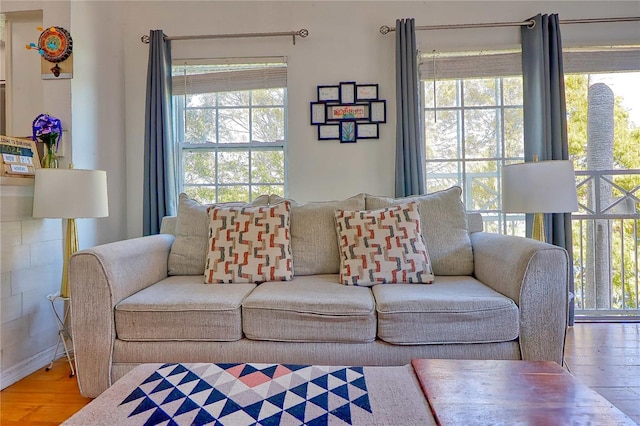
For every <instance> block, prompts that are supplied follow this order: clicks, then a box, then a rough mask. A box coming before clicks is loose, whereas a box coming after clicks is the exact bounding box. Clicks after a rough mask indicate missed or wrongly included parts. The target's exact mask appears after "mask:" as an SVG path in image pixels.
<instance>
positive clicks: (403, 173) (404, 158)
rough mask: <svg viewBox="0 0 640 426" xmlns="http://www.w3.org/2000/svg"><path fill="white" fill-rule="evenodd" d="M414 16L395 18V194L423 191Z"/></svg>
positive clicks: (422, 159) (423, 155) (422, 160)
mask: <svg viewBox="0 0 640 426" xmlns="http://www.w3.org/2000/svg"><path fill="white" fill-rule="evenodd" d="M417 54H418V52H417V48H416V32H415V22H414V19H413V18H411V19H398V20H396V114H397V117H396V181H395V187H396V194H395V195H396V197H405V196H408V195H419V194H424V192H425V181H424V167H425V154H424V146H423V144H422V137H421V133H420V105H419V98H418V58H417Z"/></svg>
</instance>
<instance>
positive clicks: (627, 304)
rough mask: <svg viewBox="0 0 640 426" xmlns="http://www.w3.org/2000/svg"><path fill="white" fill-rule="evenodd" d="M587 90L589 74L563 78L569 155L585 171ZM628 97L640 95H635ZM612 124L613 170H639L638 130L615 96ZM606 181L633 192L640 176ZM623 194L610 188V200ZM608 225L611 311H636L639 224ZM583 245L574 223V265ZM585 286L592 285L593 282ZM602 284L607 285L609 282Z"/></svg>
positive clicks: (581, 192) (584, 195)
mask: <svg viewBox="0 0 640 426" xmlns="http://www.w3.org/2000/svg"><path fill="white" fill-rule="evenodd" d="M588 91H589V76H588V75H567V76H566V77H565V96H566V103H567V133H568V140H569V155H570V157H571V159H572V160H573V161H574V164H575V167H576V170H585V169H587V120H588V112H589V105H588ZM629 95H630V96H639V95H638V94H629ZM613 123H614V143H613V165H614V168H615V169H621V170H629V169H640V127H636V126H634V125H633V123H632V122H631V120H630V119H629V113H628V111H627V110H626V109H625V108H624V105H623V98H622V97H621V96H615V97H614V106H613ZM608 178H609V179H610V180H612V181H613V182H614V183H615V185H617V186H619V187H621V188H623V189H624V190H625V191H633V190H634V189H635V188H638V186H640V176H639V175H632V174H628V175H617V176H609V177H608ZM609 187H610V185H609ZM588 191H589V186H588V185H583V186H582V187H580V188H579V189H578V199H579V200H580V203H581V204H583V205H588V195H589V194H588ZM624 195H625V194H624V193H623V192H622V191H620V190H619V189H616V188H612V196H613V197H615V198H619V197H623V196H624ZM637 207H638V203H636V209H637ZM610 222H611V265H612V276H611V278H612V294H611V298H612V308H613V309H636V308H638V306H637V305H636V300H637V297H638V295H637V294H636V285H637V283H636V279H637V277H636V276H635V271H637V270H638V258H637V255H636V254H635V253H634V250H633V247H635V244H636V241H635V236H634V235H636V233H637V229H638V225H639V222H640V221H638V219H612V220H611V221H610ZM586 242H587V238H586V235H585V232H581V226H580V222H579V221H574V226H573V251H574V263H575V264H576V266H579V264H580V262H581V260H584V259H585V254H586V250H587V249H586ZM623 247H624V250H623ZM623 265H624V268H623ZM576 271H577V274H576V280H577V282H578V283H579V282H580V280H582V279H583V277H582V272H583V271H582V270H580V268H576ZM623 281H624V289H623ZM586 284H587V285H595V284H593V283H586ZM604 284H605V285H607V284H608V283H604ZM581 291H582V289H581V288H580V287H579V286H578V293H581ZM623 292H624V297H623ZM579 295H580V294H579ZM623 300H624V303H623ZM578 302H580V299H578ZM579 307H580V306H579Z"/></svg>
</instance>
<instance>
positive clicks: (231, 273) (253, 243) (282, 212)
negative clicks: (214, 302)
mask: <svg viewBox="0 0 640 426" xmlns="http://www.w3.org/2000/svg"><path fill="white" fill-rule="evenodd" d="M290 210H291V205H290V203H289V202H288V201H285V202H284V203H281V204H277V205H275V206H269V207H267V206H265V207H248V206H244V207H217V206H215V207H210V208H209V209H208V214H209V220H210V222H209V248H210V250H209V253H208V255H207V260H206V264H205V271H204V282H205V283H261V282H265V281H289V280H291V279H292V278H293V259H292V255H291V238H290Z"/></svg>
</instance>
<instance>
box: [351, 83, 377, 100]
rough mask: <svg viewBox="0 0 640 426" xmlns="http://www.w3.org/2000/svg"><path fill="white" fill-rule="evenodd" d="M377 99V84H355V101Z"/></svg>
mask: <svg viewBox="0 0 640 426" xmlns="http://www.w3.org/2000/svg"><path fill="white" fill-rule="evenodd" d="M377 100H378V85H377V84H356V102H360V101H377Z"/></svg>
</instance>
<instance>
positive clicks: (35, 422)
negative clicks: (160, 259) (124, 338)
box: [0, 323, 640, 426]
mask: <svg viewBox="0 0 640 426" xmlns="http://www.w3.org/2000/svg"><path fill="white" fill-rule="evenodd" d="M565 361H566V367H567V368H568V369H569V371H570V372H571V373H572V374H573V375H574V376H576V377H577V378H578V379H579V380H581V381H582V382H583V383H584V384H586V385H587V386H589V387H590V388H592V389H594V390H595V391H597V392H599V393H600V394H601V395H602V396H604V397H605V398H607V399H608V400H609V401H610V402H611V403H612V404H613V405H615V406H617V407H618V408H619V409H620V410H622V411H623V412H624V413H625V414H627V415H628V416H629V417H631V418H632V419H633V420H634V421H635V422H636V423H640V323H625V324H612V323H606V324H605V323H578V324H576V325H575V326H574V327H571V328H570V329H569V331H568V333H567V346H566V355H565ZM89 401H90V399H89V398H84V397H82V396H81V395H80V393H79V391H78V386H77V384H76V381H75V379H72V378H69V365H68V364H67V363H66V360H64V359H61V360H58V361H56V363H54V367H53V369H52V370H51V371H45V370H44V369H41V370H39V371H37V372H35V373H33V374H32V375H30V376H29V377H26V378H24V379H22V380H20V381H19V382H18V383H15V384H13V385H11V386H9V387H8V388H6V389H4V390H3V391H2V392H0V424H1V425H3V426H17V425H20V426H45V425H46V426H48V425H58V424H60V423H61V422H63V421H64V420H66V419H67V418H69V417H70V416H71V415H72V414H73V413H75V412H76V411H78V410H80V409H81V408H82V407H84V406H85V405H86V404H88V403H89Z"/></svg>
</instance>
